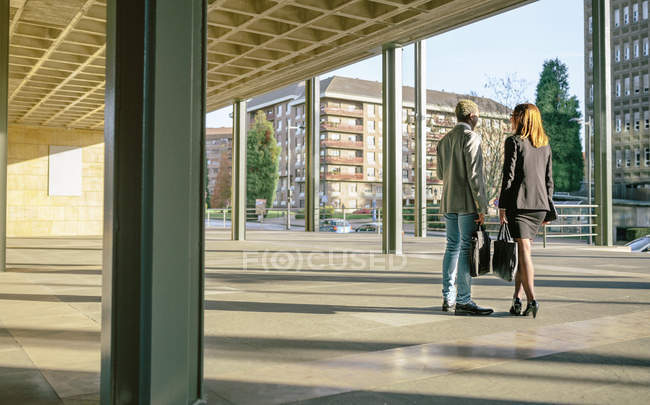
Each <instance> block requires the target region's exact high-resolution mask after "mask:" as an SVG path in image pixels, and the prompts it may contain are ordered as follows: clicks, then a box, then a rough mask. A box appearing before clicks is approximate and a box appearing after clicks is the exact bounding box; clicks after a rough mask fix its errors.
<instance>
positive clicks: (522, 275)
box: [499, 104, 553, 317]
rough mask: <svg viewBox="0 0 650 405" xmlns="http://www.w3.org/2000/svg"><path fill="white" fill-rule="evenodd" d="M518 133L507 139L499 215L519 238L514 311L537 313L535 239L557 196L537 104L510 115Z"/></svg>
mask: <svg viewBox="0 0 650 405" xmlns="http://www.w3.org/2000/svg"><path fill="white" fill-rule="evenodd" d="M510 122H511V124H512V130H513V132H514V133H515V134H514V135H512V136H509V137H508V138H506V141H505V147H504V149H505V156H504V161H503V180H502V183H501V194H500V196H499V218H500V220H501V224H507V226H508V229H509V230H510V234H511V235H512V237H513V238H515V240H516V241H517V248H518V249H517V250H518V268H517V273H516V276H515V292H514V296H513V300H512V307H511V308H510V313H511V314H513V315H529V314H532V315H533V317H536V316H537V311H538V310H539V303H538V302H537V301H536V300H535V290H534V277H535V269H534V268H533V261H532V258H531V246H532V240H533V239H535V235H537V232H538V231H539V227H540V225H542V224H545V223H546V222H544V219H545V217H546V214H547V213H548V212H549V210H550V209H551V207H550V204H549V201H550V199H551V198H552V197H553V167H552V156H551V147H550V146H549V144H548V137H547V136H546V133H545V132H544V128H543V126H542V116H541V114H540V112H539V109H538V108H537V107H536V106H535V105H534V104H519V105H518V106H516V107H515V109H514V111H513V113H512V116H511V118H510ZM522 288H523V291H524V292H525V293H526V299H527V301H528V305H527V306H526V309H525V310H524V312H523V314H522V313H521V295H522Z"/></svg>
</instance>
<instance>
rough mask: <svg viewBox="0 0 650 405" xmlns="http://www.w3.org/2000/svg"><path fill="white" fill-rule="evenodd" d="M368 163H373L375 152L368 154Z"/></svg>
mask: <svg viewBox="0 0 650 405" xmlns="http://www.w3.org/2000/svg"><path fill="white" fill-rule="evenodd" d="M368 163H375V152H368Z"/></svg>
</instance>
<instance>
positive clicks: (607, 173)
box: [592, 0, 614, 246]
mask: <svg viewBox="0 0 650 405" xmlns="http://www.w3.org/2000/svg"><path fill="white" fill-rule="evenodd" d="M592 6H593V19H592V20H593V37H592V38H593V45H594V183H595V194H596V195H595V197H596V204H597V205H598V208H597V209H596V215H597V216H596V223H597V227H596V230H597V233H598V236H597V237H596V244H598V245H601V246H612V245H613V243H614V238H613V228H612V71H611V61H612V57H611V56H612V55H611V43H610V42H611V41H610V22H611V16H610V0H594V1H593V2H592Z"/></svg>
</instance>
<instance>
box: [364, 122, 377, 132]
mask: <svg viewBox="0 0 650 405" xmlns="http://www.w3.org/2000/svg"><path fill="white" fill-rule="evenodd" d="M366 127H367V128H368V132H375V121H366Z"/></svg>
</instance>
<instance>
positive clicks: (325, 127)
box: [320, 122, 363, 133]
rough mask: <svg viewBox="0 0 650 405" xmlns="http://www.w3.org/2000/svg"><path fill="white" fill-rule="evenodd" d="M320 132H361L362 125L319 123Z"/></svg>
mask: <svg viewBox="0 0 650 405" xmlns="http://www.w3.org/2000/svg"><path fill="white" fill-rule="evenodd" d="M320 130H321V131H339V132H355V133H358V132H363V125H343V124H340V123H338V122H321V124H320Z"/></svg>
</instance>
